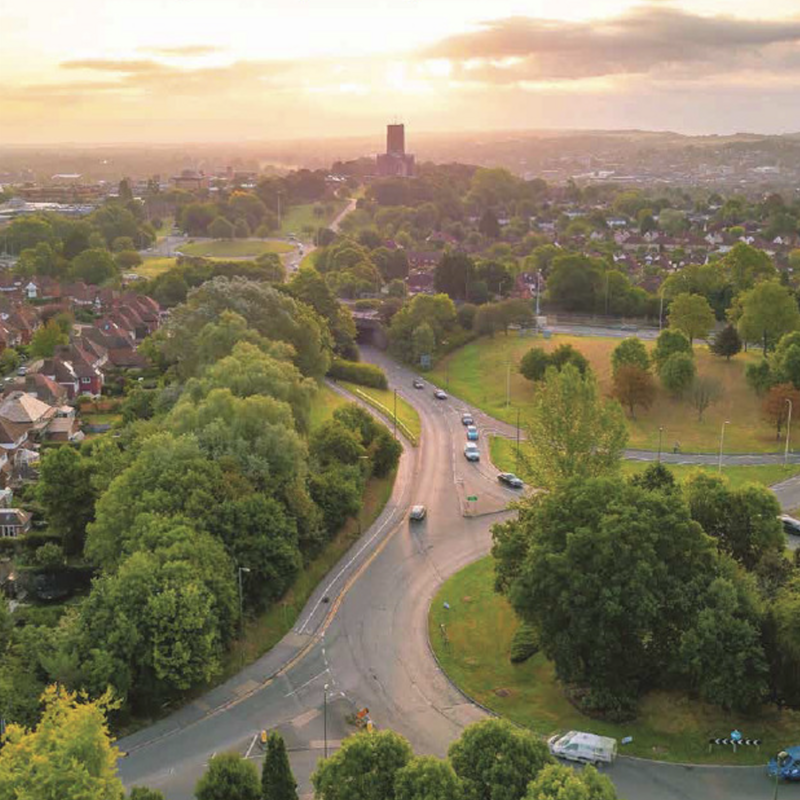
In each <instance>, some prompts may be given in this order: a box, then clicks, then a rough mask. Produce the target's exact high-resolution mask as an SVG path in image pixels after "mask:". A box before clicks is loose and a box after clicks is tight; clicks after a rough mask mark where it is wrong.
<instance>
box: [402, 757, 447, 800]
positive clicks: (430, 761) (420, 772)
mask: <svg viewBox="0 0 800 800" xmlns="http://www.w3.org/2000/svg"><path fill="white" fill-rule="evenodd" d="M394 791H395V800H461V797H462V792H461V783H460V782H459V780H458V776H457V775H456V773H455V772H454V771H453V768H452V767H451V766H450V764H449V762H447V761H441V760H440V759H438V758H434V757H433V756H416V757H415V758H412V759H411V761H409V762H408V764H406V766H404V767H402V768H401V769H399V770H398V771H397V774H396V775H395V779H394Z"/></svg>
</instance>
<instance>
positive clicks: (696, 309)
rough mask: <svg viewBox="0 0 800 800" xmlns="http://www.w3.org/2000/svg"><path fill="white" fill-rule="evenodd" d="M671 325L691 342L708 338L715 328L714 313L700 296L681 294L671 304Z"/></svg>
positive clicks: (706, 301)
mask: <svg viewBox="0 0 800 800" xmlns="http://www.w3.org/2000/svg"><path fill="white" fill-rule="evenodd" d="M669 324H670V327H671V328H676V329H677V330H679V331H682V332H683V333H685V334H686V336H687V338H688V339H689V342H690V343H691V342H693V341H694V340H695V339H706V338H708V333H709V331H710V330H711V329H712V328H713V327H714V311H713V310H712V308H711V306H710V305H709V304H708V300H706V298H705V297H703V296H702V295H699V294H685V293H684V294H679V295H676V296H675V297H673V298H672V301H671V302H670V304H669Z"/></svg>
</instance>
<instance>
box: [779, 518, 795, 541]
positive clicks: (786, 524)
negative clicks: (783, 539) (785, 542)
mask: <svg viewBox="0 0 800 800" xmlns="http://www.w3.org/2000/svg"><path fill="white" fill-rule="evenodd" d="M778 519H779V520H780V521H781V522H782V523H783V530H784V531H786V533H791V534H793V535H794V536H800V519H795V518H794V517H790V516H789V515H788V514H781V515H780V516H779V517H778Z"/></svg>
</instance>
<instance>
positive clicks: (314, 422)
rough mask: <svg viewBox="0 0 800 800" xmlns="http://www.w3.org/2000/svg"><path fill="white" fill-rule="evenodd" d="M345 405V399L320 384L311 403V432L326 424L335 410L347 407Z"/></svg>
mask: <svg viewBox="0 0 800 800" xmlns="http://www.w3.org/2000/svg"><path fill="white" fill-rule="evenodd" d="M347 403H348V400H347V398H345V397H342V396H341V395H340V394H337V393H336V392H334V391H333V389H330V388H328V387H327V386H325V384H322V385H321V386H320V387H319V391H318V392H317V394H316V395H315V396H314V399H313V400H312V401H311V430H312V431H313V430H315V429H316V428H319V426H320V425H323V424H324V423H326V422H327V421H328V420H329V419H330V418H331V417H332V416H333V412H334V411H336V409H337V408H339V407H341V406H344V405H347Z"/></svg>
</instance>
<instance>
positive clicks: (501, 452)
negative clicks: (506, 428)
mask: <svg viewBox="0 0 800 800" xmlns="http://www.w3.org/2000/svg"><path fill="white" fill-rule="evenodd" d="M522 447H523V448H524V447H525V443H524V442H523V443H522ZM489 449H490V451H491V454H492V462H493V463H494V465H495V466H496V467H497V468H498V469H499V470H500V471H502V472H517V459H516V442H514V441H512V440H511V439H506V438H504V437H502V436H492V437H490V439H489ZM648 466H649V464H648V463H646V462H644V461H623V462H622V474H623V475H635V474H636V473H637V472H642V471H644V470H645V469H646V468H647V467H648ZM666 466H667V467H668V468H669V469H670V470H671V472H672V474H673V475H674V476H675V478H676V479H677V480H679V481H682V480H684V479H685V478H686V476H687V475H688V474H689V473H690V472H692V471H693V470H697V469H699V470H703V471H704V472H716V471H717V468H716V467H715V466H692V465H690V464H666ZM524 472H525V470H524V468H522V466H520V467H519V473H520V477H521V478H524V477H525V475H524ZM798 473H800V465H797V464H789V466H787V467H783V466H782V465H781V464H768V465H766V466H759V467H740V466H733V467H725V466H723V468H722V474H723V475H724V476H725V477H726V478H727V479H728V480H729V481H730V483H731V486H732V487H734V488H738V487H740V486H744V485H745V484H746V483H759V484H762V485H763V486H772V485H773V484H775V483H780V482H781V481H782V480H785V479H786V478H790V477H791V476H792V475H797V474H798Z"/></svg>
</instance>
